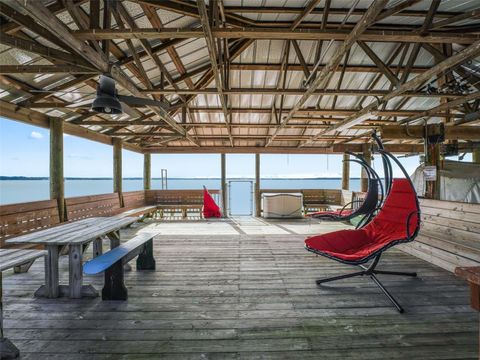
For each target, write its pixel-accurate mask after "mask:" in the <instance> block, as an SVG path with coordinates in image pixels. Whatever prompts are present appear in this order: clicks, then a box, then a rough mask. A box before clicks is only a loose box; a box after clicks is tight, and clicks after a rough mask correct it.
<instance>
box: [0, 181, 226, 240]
mask: <svg viewBox="0 0 480 360" xmlns="http://www.w3.org/2000/svg"><path fill="white" fill-rule="evenodd" d="M210 193H211V194H212V196H213V198H214V199H215V201H217V204H219V205H220V202H219V201H220V198H221V196H220V193H221V192H220V190H210ZM121 204H124V206H121ZM146 205H153V206H159V207H163V206H167V207H170V208H175V207H176V206H178V208H184V207H192V208H196V209H201V207H202V205H203V190H147V191H130V192H124V193H123V194H121V195H120V194H118V193H111V194H101V195H89V196H79V197H71V198H66V199H65V215H66V216H65V221H76V220H80V219H84V218H88V217H95V216H97V217H99V216H112V215H117V214H121V213H123V212H125V211H128V210H131V209H135V208H140V207H142V206H146ZM58 224H60V219H59V214H58V205H57V201H56V200H44V201H35V202H28V203H19V204H9V205H1V206H0V247H3V246H4V241H5V240H6V239H8V238H10V237H13V236H18V235H21V234H27V233H30V232H33V231H37V230H41V229H44V228H48V227H51V226H55V225H58Z"/></svg>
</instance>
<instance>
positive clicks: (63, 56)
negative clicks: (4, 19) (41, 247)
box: [0, 33, 94, 70]
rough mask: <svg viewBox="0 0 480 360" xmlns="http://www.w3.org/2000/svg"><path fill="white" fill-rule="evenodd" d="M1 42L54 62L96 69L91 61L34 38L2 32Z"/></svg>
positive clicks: (0, 34)
mask: <svg viewBox="0 0 480 360" xmlns="http://www.w3.org/2000/svg"><path fill="white" fill-rule="evenodd" d="M0 44H3V45H6V46H10V47H12V48H17V49H20V50H25V51H28V52H31V53H34V54H37V55H40V56H42V57H44V58H45V59H47V60H49V61H51V62H53V63H56V62H60V63H66V64H70V65H74V66H78V67H84V68H86V69H88V70H91V69H94V67H93V66H92V65H91V64H90V63H88V62H86V61H85V60H83V59H82V58H79V57H78V56H76V55H72V54H70V53H67V52H64V51H61V50H57V49H54V48H51V47H48V46H45V45H42V44H39V43H37V42H35V41H32V40H27V39H23V38H19V37H16V36H12V35H8V34H6V33H0Z"/></svg>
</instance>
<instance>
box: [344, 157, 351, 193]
mask: <svg viewBox="0 0 480 360" xmlns="http://www.w3.org/2000/svg"><path fill="white" fill-rule="evenodd" d="M349 160H350V155H348V154H343V166H342V190H348V189H349V188H350V161H349Z"/></svg>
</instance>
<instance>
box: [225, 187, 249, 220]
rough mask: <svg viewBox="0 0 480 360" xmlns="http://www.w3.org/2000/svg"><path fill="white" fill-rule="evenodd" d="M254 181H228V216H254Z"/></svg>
mask: <svg viewBox="0 0 480 360" xmlns="http://www.w3.org/2000/svg"><path fill="white" fill-rule="evenodd" d="M253 183H254V182H253V181H252V180H228V181H227V184H228V202H227V205H228V210H227V211H228V216H252V215H253V191H254V186H253Z"/></svg>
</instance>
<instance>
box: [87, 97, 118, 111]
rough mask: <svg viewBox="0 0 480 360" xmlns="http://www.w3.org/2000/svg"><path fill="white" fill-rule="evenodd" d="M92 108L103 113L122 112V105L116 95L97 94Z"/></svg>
mask: <svg viewBox="0 0 480 360" xmlns="http://www.w3.org/2000/svg"><path fill="white" fill-rule="evenodd" d="M92 110H93V111H96V112H100V113H103V114H110V115H118V114H121V113H122V105H121V104H120V101H118V99H117V98H116V97H114V96H109V95H97V97H96V98H95V100H93V103H92Z"/></svg>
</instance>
